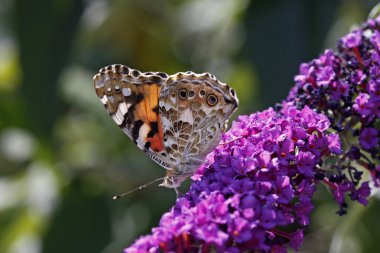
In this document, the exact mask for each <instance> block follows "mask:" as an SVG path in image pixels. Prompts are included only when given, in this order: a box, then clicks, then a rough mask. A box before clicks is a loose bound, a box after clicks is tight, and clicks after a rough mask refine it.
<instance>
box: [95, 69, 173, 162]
mask: <svg viewBox="0 0 380 253" xmlns="http://www.w3.org/2000/svg"><path fill="white" fill-rule="evenodd" d="M166 79H167V75H166V74H164V73H157V72H155V73H151V72H148V73H141V72H139V71H138V70H134V69H131V68H128V67H126V66H123V65H111V66H108V67H105V68H102V69H101V70H100V71H99V73H98V74H97V75H95V76H94V87H95V91H96V94H97V95H98V97H99V99H100V101H101V102H102V103H103V105H104V107H105V108H106V110H107V111H108V113H109V114H110V116H111V117H112V119H113V120H114V121H115V123H116V124H117V125H118V126H119V127H120V128H121V129H122V130H123V131H124V132H125V133H126V134H127V135H128V136H129V137H130V138H131V139H132V140H133V142H134V143H135V144H136V145H137V146H138V147H139V148H140V149H142V150H143V151H145V152H146V153H147V154H148V155H149V156H150V157H151V158H152V159H153V160H154V161H155V162H157V163H159V164H160V165H162V166H163V167H165V168H169V167H170V166H169V165H168V164H167V163H166V162H165V160H166V151H165V149H164V146H163V132H162V128H161V121H160V117H159V115H158V111H159V109H158V97H159V94H160V89H161V85H162V83H163V82H165V80H166Z"/></svg>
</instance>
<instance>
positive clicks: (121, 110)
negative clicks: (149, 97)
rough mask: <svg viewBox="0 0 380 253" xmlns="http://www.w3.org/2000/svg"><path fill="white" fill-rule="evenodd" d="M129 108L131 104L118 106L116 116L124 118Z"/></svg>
mask: <svg viewBox="0 0 380 253" xmlns="http://www.w3.org/2000/svg"><path fill="white" fill-rule="evenodd" d="M129 107H131V104H127V103H125V102H123V103H120V104H119V108H118V109H117V114H120V115H121V116H122V117H124V115H125V114H127V112H128V109H129Z"/></svg>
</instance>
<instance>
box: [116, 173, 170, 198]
mask: <svg viewBox="0 0 380 253" xmlns="http://www.w3.org/2000/svg"><path fill="white" fill-rule="evenodd" d="M164 178H165V177H160V178H157V179H154V180H152V181H150V182H148V183H146V184H143V185H140V186H139V187H136V188H134V189H132V190H130V191H127V192H124V193H123V194H120V195H116V196H113V197H112V199H113V200H116V199H120V198H122V197H124V196H126V195H128V194H130V193H132V192H135V191H137V190H141V189H144V188H146V187H148V186H149V185H151V184H153V183H155V182H157V181H160V180H163V179H164Z"/></svg>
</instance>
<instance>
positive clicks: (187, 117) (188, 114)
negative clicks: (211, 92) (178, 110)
mask: <svg viewBox="0 0 380 253" xmlns="http://www.w3.org/2000/svg"><path fill="white" fill-rule="evenodd" d="M180 120H182V121H184V122H188V123H189V124H190V125H192V124H193V123H194V117H193V113H192V111H191V109H190V108H187V109H186V110H185V112H184V113H182V114H181V115H180Z"/></svg>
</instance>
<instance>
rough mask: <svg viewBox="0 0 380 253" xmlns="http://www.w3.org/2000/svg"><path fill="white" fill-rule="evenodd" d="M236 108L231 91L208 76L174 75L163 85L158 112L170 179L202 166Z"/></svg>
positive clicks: (190, 73) (235, 99) (189, 73)
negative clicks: (170, 167)
mask: <svg viewBox="0 0 380 253" xmlns="http://www.w3.org/2000/svg"><path fill="white" fill-rule="evenodd" d="M237 106H238V99H237V97H236V94H235V92H234V90H232V89H231V88H229V87H228V85H226V84H224V83H222V82H220V81H218V80H217V79H216V78H215V77H214V76H213V75H211V74H209V73H204V74H195V73H192V72H186V73H178V74H175V75H172V76H170V77H169V78H168V79H167V80H166V82H164V83H163V85H162V87H161V92H160V97H159V108H160V117H161V120H162V126H163V137H164V146H165V148H166V153H167V155H168V157H169V159H170V161H171V162H172V163H173V168H174V171H173V172H174V173H172V172H171V173H170V174H171V175H173V174H177V175H189V174H192V173H193V172H194V171H195V170H196V169H197V168H198V167H199V165H200V164H202V163H203V162H204V159H205V157H206V156H207V154H208V153H210V152H211V151H212V150H213V149H214V148H215V146H216V145H218V143H219V140H220V136H221V134H222V133H223V131H224V130H225V129H226V123H227V121H228V118H229V117H230V116H231V114H232V113H233V112H234V111H235V110H236V109H237ZM168 173H169V172H168Z"/></svg>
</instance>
